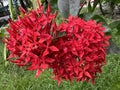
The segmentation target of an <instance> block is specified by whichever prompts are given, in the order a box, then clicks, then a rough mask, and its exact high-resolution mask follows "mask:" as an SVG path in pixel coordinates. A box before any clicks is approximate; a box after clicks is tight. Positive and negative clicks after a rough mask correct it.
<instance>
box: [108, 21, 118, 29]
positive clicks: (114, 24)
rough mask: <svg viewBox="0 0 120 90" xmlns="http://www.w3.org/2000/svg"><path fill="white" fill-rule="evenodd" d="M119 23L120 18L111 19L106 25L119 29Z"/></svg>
mask: <svg viewBox="0 0 120 90" xmlns="http://www.w3.org/2000/svg"><path fill="white" fill-rule="evenodd" d="M119 25H120V20H116V21H113V22H111V23H110V24H109V25H108V26H109V27H110V28H111V29H113V28H117V27H118V29H119Z"/></svg>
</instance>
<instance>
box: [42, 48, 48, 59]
mask: <svg viewBox="0 0 120 90" xmlns="http://www.w3.org/2000/svg"><path fill="white" fill-rule="evenodd" d="M48 54H49V51H48V49H46V50H45V51H44V52H43V57H44V56H46V55H48Z"/></svg>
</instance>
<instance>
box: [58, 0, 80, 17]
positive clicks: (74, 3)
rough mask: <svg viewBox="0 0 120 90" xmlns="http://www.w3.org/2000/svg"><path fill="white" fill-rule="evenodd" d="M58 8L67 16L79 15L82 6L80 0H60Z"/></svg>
mask: <svg viewBox="0 0 120 90" xmlns="http://www.w3.org/2000/svg"><path fill="white" fill-rule="evenodd" d="M58 8H59V10H60V12H61V14H62V15H63V16H64V17H65V18H67V17H68V16H69V15H73V16H77V15H78V12H79V8H80V0H58Z"/></svg>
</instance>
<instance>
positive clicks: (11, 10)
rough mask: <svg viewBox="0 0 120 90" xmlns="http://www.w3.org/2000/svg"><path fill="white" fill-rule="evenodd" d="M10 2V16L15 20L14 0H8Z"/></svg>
mask: <svg viewBox="0 0 120 90" xmlns="http://www.w3.org/2000/svg"><path fill="white" fill-rule="evenodd" d="M8 3H9V11H10V17H11V19H12V20H14V12H13V4H12V0H8Z"/></svg>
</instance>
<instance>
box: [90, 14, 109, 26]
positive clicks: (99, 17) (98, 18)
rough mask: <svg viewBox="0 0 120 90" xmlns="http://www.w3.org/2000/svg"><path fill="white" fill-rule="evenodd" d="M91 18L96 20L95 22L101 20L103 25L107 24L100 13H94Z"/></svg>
mask: <svg viewBox="0 0 120 90" xmlns="http://www.w3.org/2000/svg"><path fill="white" fill-rule="evenodd" d="M91 19H93V20H96V21H97V22H102V24H103V25H105V26H107V25H108V24H107V22H106V20H105V19H104V18H103V17H102V16H100V15H94V16H93V17H92V18H91Z"/></svg>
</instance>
